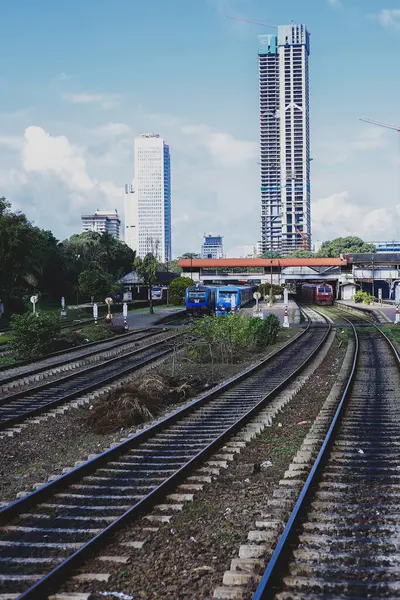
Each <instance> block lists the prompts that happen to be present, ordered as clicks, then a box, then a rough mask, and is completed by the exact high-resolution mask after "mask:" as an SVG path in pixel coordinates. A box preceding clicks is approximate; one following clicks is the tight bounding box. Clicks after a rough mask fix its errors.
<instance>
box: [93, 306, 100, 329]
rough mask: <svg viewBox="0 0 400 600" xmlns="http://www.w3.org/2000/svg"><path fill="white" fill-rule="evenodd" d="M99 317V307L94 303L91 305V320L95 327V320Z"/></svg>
mask: <svg viewBox="0 0 400 600" xmlns="http://www.w3.org/2000/svg"><path fill="white" fill-rule="evenodd" d="M98 316H99V307H98V306H97V304H96V302H95V303H94V304H93V318H94V324H95V325H97V319H98Z"/></svg>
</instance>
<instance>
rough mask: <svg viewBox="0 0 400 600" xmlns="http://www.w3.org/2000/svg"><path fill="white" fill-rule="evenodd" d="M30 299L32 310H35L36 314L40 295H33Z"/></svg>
mask: <svg viewBox="0 0 400 600" xmlns="http://www.w3.org/2000/svg"><path fill="white" fill-rule="evenodd" d="M30 300H31V302H32V312H33V314H35V313H36V302H37V301H38V297H37V296H31V298H30Z"/></svg>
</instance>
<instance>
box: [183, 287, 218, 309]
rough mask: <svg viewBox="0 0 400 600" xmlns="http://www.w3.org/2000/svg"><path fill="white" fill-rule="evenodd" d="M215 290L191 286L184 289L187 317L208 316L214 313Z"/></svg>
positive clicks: (213, 288)
mask: <svg viewBox="0 0 400 600" xmlns="http://www.w3.org/2000/svg"><path fill="white" fill-rule="evenodd" d="M216 293H217V288H215V287H213V286H209V285H191V286H189V287H188V288H186V297H185V301H186V302H185V303H186V312H187V314H188V315H193V316H201V315H210V314H213V313H214V312H215V299H216Z"/></svg>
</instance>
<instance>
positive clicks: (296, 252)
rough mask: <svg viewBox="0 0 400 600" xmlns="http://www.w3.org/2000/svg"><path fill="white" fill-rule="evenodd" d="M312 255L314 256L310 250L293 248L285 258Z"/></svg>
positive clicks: (309, 256) (308, 256)
mask: <svg viewBox="0 0 400 600" xmlns="http://www.w3.org/2000/svg"><path fill="white" fill-rule="evenodd" d="M313 256H315V254H314V253H313V252H310V250H302V249H300V248H299V249H298V250H293V252H291V253H290V254H288V255H287V256H286V257H285V258H312V257H313Z"/></svg>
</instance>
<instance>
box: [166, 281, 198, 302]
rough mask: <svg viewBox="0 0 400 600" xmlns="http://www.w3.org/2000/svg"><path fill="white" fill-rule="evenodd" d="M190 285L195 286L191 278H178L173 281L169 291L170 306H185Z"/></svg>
mask: <svg viewBox="0 0 400 600" xmlns="http://www.w3.org/2000/svg"><path fill="white" fill-rule="evenodd" d="M190 285H194V281H193V279H191V278H190V277H177V278H176V279H174V280H173V281H171V283H170V284H169V289H168V304H176V305H177V306H184V304H185V292H186V288H187V287H189V286H190Z"/></svg>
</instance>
